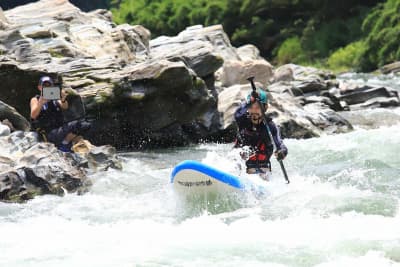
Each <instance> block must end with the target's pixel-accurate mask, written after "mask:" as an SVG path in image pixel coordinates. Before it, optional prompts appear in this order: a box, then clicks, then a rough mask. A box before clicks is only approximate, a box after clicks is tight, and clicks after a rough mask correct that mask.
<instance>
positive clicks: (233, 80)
mask: <svg viewBox="0 0 400 267" xmlns="http://www.w3.org/2000/svg"><path fill="white" fill-rule="evenodd" d="M272 75H273V73H272V65H271V64H269V63H268V62H267V61H266V60H264V59H261V60H250V61H238V60H229V61H225V63H224V65H223V67H222V69H221V73H220V74H219V80H220V81H221V83H222V86H224V87H229V86H232V85H235V84H247V83H249V82H248V81H247V78H249V77H255V79H254V80H255V81H257V82H260V83H261V84H262V86H263V87H265V86H266V85H267V84H268V81H269V80H270V79H271V77H272Z"/></svg>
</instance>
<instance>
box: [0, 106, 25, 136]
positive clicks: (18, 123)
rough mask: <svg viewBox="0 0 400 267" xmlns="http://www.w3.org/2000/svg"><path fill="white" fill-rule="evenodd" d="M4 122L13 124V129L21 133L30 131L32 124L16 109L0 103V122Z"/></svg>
mask: <svg viewBox="0 0 400 267" xmlns="http://www.w3.org/2000/svg"><path fill="white" fill-rule="evenodd" d="M4 120H7V121H9V122H11V124H12V128H13V129H16V130H21V131H28V130H29V129H30V123H29V122H28V121H27V120H26V119H25V118H24V117H23V116H22V115H21V114H19V113H18V112H17V110H16V109H15V108H13V107H11V106H10V105H7V104H6V103H4V102H2V101H0V122H1V121H4Z"/></svg>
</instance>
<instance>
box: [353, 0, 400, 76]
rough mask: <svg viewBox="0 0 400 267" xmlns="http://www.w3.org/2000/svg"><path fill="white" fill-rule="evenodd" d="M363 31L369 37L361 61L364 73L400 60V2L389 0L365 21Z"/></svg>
mask: <svg viewBox="0 0 400 267" xmlns="http://www.w3.org/2000/svg"><path fill="white" fill-rule="evenodd" d="M362 29H363V31H364V33H365V34H366V35H367V38H366V46H367V47H366V49H365V51H364V53H363V57H362V60H361V67H362V69H363V70H364V71H370V70H374V69H376V68H378V67H380V66H382V65H384V64H387V63H391V62H393V61H396V60H400V45H399V44H400V1H399V0H387V1H386V3H384V4H380V5H378V6H377V7H376V8H375V9H374V10H373V12H371V13H370V14H369V15H368V17H367V18H366V19H365V21H364V23H363V25H362Z"/></svg>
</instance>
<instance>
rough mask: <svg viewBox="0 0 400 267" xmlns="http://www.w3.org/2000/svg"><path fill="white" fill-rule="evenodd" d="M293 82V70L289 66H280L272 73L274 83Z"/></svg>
mask: <svg viewBox="0 0 400 267" xmlns="http://www.w3.org/2000/svg"><path fill="white" fill-rule="evenodd" d="M293 80H294V74H293V69H292V68H291V67H290V66H289V65H283V66H280V67H279V68H277V69H276V70H275V72H274V82H290V81H293Z"/></svg>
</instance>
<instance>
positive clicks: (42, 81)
mask: <svg viewBox="0 0 400 267" xmlns="http://www.w3.org/2000/svg"><path fill="white" fill-rule="evenodd" d="M45 82H48V83H50V84H51V85H53V84H54V83H53V80H52V79H51V78H50V77H49V76H43V77H42V78H40V80H39V85H43V84H44V83H45Z"/></svg>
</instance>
